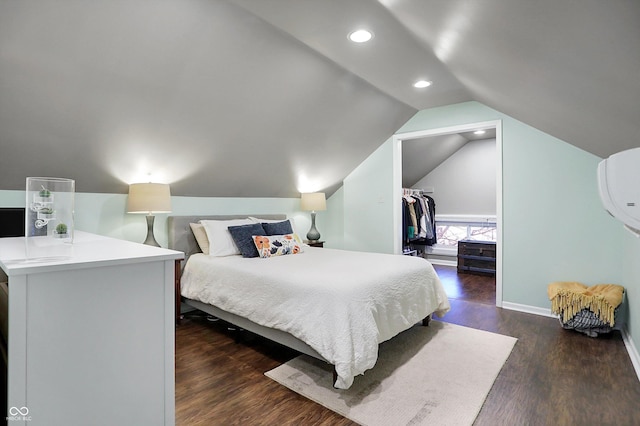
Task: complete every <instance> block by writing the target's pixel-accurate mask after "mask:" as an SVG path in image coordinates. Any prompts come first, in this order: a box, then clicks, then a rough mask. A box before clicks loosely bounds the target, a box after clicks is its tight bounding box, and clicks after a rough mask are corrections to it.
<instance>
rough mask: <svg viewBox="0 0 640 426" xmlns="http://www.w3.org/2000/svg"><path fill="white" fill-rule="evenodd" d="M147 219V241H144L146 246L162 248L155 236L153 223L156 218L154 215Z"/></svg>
mask: <svg viewBox="0 0 640 426" xmlns="http://www.w3.org/2000/svg"><path fill="white" fill-rule="evenodd" d="M145 217H146V218H147V239H146V240H144V244H146V245H148V246H154V247H160V244H158V242H157V241H156V238H155V237H154V236H153V222H154V220H155V218H156V217H155V216H152V215H148V216H145Z"/></svg>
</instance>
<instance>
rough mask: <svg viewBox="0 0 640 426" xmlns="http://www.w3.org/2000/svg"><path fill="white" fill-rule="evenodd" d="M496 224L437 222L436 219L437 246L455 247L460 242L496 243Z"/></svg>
mask: <svg viewBox="0 0 640 426" xmlns="http://www.w3.org/2000/svg"><path fill="white" fill-rule="evenodd" d="M496 229H497V228H496V224H495V223H492V222H459V221H439V220H437V219H436V236H437V239H438V242H437V244H438V245H441V246H449V247H455V246H457V245H458V241H460V240H474V241H496V238H497V230H496Z"/></svg>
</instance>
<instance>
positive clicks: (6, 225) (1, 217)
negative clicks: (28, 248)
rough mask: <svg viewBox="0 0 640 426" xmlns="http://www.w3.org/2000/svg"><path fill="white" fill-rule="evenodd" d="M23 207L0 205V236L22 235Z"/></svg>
mask: <svg viewBox="0 0 640 426" xmlns="http://www.w3.org/2000/svg"><path fill="white" fill-rule="evenodd" d="M24 218H25V208H24V207H0V238H2V237H24Z"/></svg>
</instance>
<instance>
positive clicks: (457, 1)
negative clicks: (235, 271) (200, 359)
mask: <svg viewBox="0 0 640 426" xmlns="http://www.w3.org/2000/svg"><path fill="white" fill-rule="evenodd" d="M638 22H640V2H638V1H636V0H610V1H606V2H603V1H601V0H582V1H580V2H575V1H571V0H540V1H536V2H529V1H524V0H522V1H512V2H504V1H500V0H483V1H481V2H480V1H477V0H447V1H444V0H379V1H374V0H343V1H336V0H227V1H223V0H180V1H177V0H101V1H100V0H96V1H90V2H89V1H77V0H34V1H13V0H0V189H23V188H24V179H25V177H27V176H58V177H69V178H74V179H76V184H77V185H76V186H77V190H78V191H81V192H113V193H126V191H127V184H128V183H131V182H135V181H145V180H153V181H159V182H168V183H171V188H172V193H173V194H174V195H194V196H218V197H226V196H233V197H296V196H298V193H299V192H300V191H316V190H325V191H326V192H328V193H331V192H333V191H334V190H335V189H336V188H338V187H339V186H340V185H341V182H342V179H344V177H346V176H347V175H348V174H349V173H350V172H351V171H352V170H353V169H354V168H355V167H356V166H357V165H358V164H360V163H361V162H362V161H363V160H364V159H365V158H366V157H367V156H368V155H369V154H371V153H372V152H373V151H374V150H375V149H376V148H377V147H379V146H380V145H381V144H382V143H383V142H385V141H386V140H387V139H388V138H389V137H390V136H391V135H392V134H393V133H394V132H395V131H396V130H397V129H399V128H400V127H401V126H402V124H404V122H406V120H408V119H409V118H410V117H411V116H412V115H413V114H415V112H416V111H418V110H421V109H426V108H431V107H435V106H440V105H446V104H452V103H457V102H463V101H468V100H477V101H479V102H482V103H484V104H486V105H488V106H490V107H492V108H494V109H496V110H499V111H501V112H504V113H506V114H508V115H510V116H512V117H514V118H517V119H519V120H521V121H523V122H525V123H527V124H530V125H532V126H534V127H537V128H539V129H541V130H543V131H545V132H547V133H549V134H551V135H554V136H556V137H558V138H560V139H563V140H565V141H567V142H568V143H571V144H574V145H576V146H578V147H580V148H582V149H584V150H586V151H589V152H591V153H593V154H595V155H598V156H600V157H606V156H608V155H610V154H612V153H614V152H618V151H621V150H623V149H628V148H632V147H636V146H640V138H639V137H638V134H639V133H640V79H639V78H638V76H639V75H640V25H638ZM358 27H365V28H367V29H369V30H371V31H372V32H373V33H374V37H373V39H372V40H371V41H370V42H368V43H364V44H354V43H351V42H349V41H348V40H347V34H348V33H349V32H351V31H353V30H354V29H356V28H358ZM418 79H426V80H430V81H432V82H433V85H432V86H431V87H429V88H426V89H415V88H414V87H412V83H413V82H414V81H416V80H418Z"/></svg>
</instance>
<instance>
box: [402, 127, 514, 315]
mask: <svg viewBox="0 0 640 426" xmlns="http://www.w3.org/2000/svg"><path fill="white" fill-rule="evenodd" d="M477 130H485V131H486V132H488V133H489V134H493V132H495V156H496V158H495V188H496V193H495V223H496V275H495V279H496V297H495V299H496V306H498V307H502V122H501V121H500V120H495V121H486V122H479V123H470V124H463V125H457V126H451V127H445V128H438V129H430V130H422V131H415V132H408V133H399V134H396V135H394V136H393V179H394V182H393V188H394V199H395V200H397V201H398V202H397V203H394V212H393V219H394V251H395V253H396V254H400V253H402V251H403V225H402V216H403V211H402V202H401V201H402V196H403V188H404V186H403V145H404V147H405V150H407V152H408V153H409V155H410V156H411V158H410V159H409V160H410V161H416V157H419V156H417V155H415V153H417V152H418V151H419V150H420V149H425V147H419V146H421V145H422V144H423V143H424V144H425V146H426V145H427V144H428V148H427V149H428V150H429V155H428V157H427V158H425V159H424V161H425V162H426V163H428V162H429V161H432V162H433V163H434V164H432V165H431V166H432V167H435V166H437V165H438V164H439V162H442V160H444V158H446V156H447V153H449V155H450V153H452V152H453V151H456V150H458V149H460V148H461V147H462V146H463V145H465V141H464V140H462V139H463V137H464V136H465V135H468V134H469V133H472V132H475V131H477ZM467 138H469V137H468V136H467ZM480 139H482V138H480ZM438 157H441V159H440V160H439V159H438ZM418 161H420V159H418ZM406 164H407V167H406V168H407V173H409V174H411V173H414V174H415V173H416V171H415V167H413V166H411V165H410V163H406ZM431 166H430V165H429V164H426V165H425V167H426V168H427V169H428V168H429V167H431ZM416 176H417V175H415V176H409V177H407V179H405V180H404V182H405V185H406V182H408V181H409V182H410V181H411V180H412V179H420V177H421V176H417V177H416ZM423 176H424V175H423ZM416 182H417V180H416ZM420 189H424V190H425V191H427V192H428V191H431V190H433V191H434V192H433V193H432V194H431V195H432V196H433V198H434V199H435V200H436V215H437V214H438V206H437V199H438V188H437V187H426V188H420ZM479 213H485V212H479Z"/></svg>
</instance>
